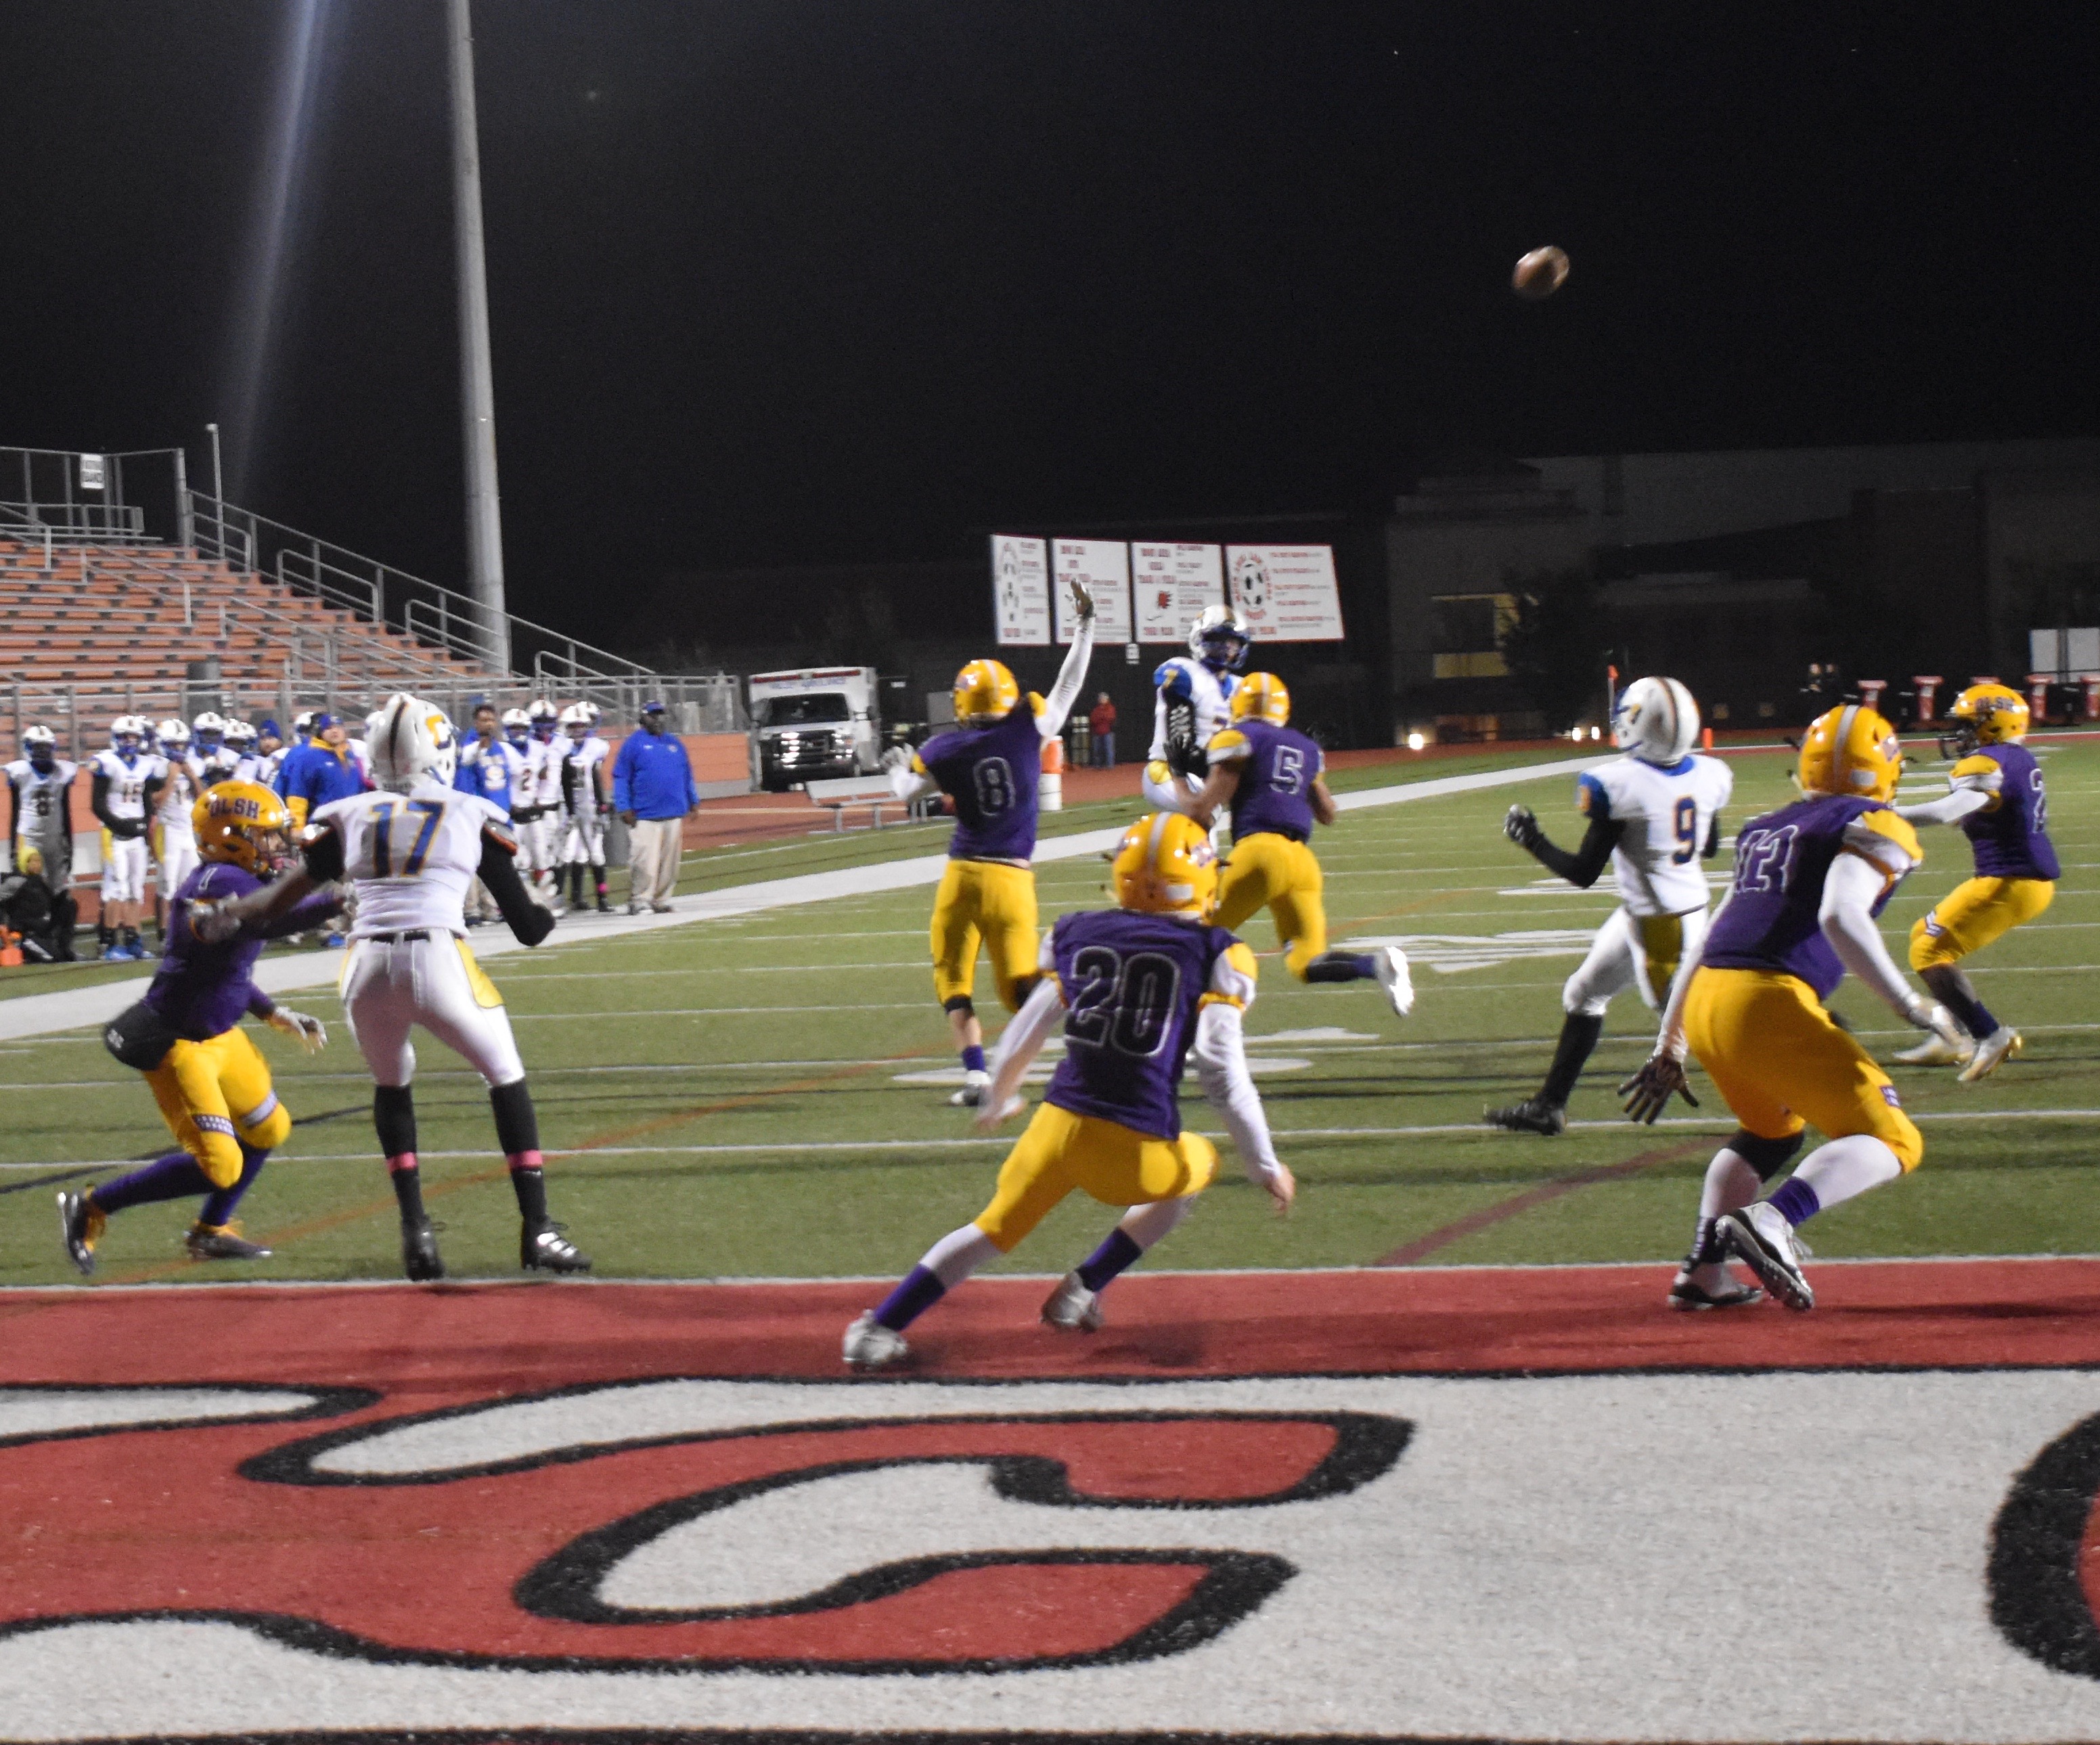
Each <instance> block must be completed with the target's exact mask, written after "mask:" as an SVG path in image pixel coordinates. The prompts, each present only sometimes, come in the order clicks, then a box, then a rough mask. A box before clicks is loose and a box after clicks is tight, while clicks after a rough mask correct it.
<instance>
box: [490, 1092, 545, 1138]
mask: <svg viewBox="0 0 2100 1745" xmlns="http://www.w3.org/2000/svg"><path fill="white" fill-rule="evenodd" d="M488 1106H489V1107H490V1108H491V1109H492V1111H495V1115H496V1144H497V1145H499V1146H501V1147H502V1149H503V1155H505V1157H519V1156H522V1155H524V1154H525V1153H526V1152H527V1151H538V1150H539V1149H540V1118H539V1116H538V1115H535V1114H534V1113H533V1112H532V1092H531V1091H529V1090H527V1089H526V1088H525V1081H524V1080H523V1079H513V1080H511V1081H510V1083H509V1084H508V1085H493V1086H492V1087H490V1089H489V1093H488Z"/></svg>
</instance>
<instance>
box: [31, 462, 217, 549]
mask: <svg viewBox="0 0 2100 1745" xmlns="http://www.w3.org/2000/svg"><path fill="white" fill-rule="evenodd" d="M127 461H129V462H134V463H136V464H135V466H134V469H133V470H134V472H135V474H137V473H143V477H142V478H139V479H136V480H135V483H138V484H142V485H143V486H144V487H145V488H146V492H147V494H148V496H151V497H154V498H155V499H156V500H157V501H158V500H160V499H162V498H164V497H166V496H167V495H168V494H169V493H170V489H172V492H173V494H174V496H175V497H180V496H182V495H183V489H184V484H185V480H184V472H183V451H182V450H181V449H179V448H135V449H128V450H125V451H121V452H119V453H112V454H92V455H90V454H77V453H73V451H71V450H69V449H62V448H0V535H6V534H16V535H20V536H21V537H25V538H29V539H31V540H35V539H38V538H41V537H43V536H44V535H45V534H46V532H50V533H51V534H54V535H55V536H56V537H57V538H59V539H60V540H62V541H64V543H66V544H68V545H95V544H108V543H110V542H113V541H121V542H125V543H129V544H142V543H144V542H145V541H148V540H155V539H170V540H172V541H174V543H175V544H177V545H187V544H188V542H189V540H188V528H187V526H186V524H184V523H183V510H181V509H180V508H179V507H178V508H177V509H176V510H175V514H174V524H173V525H171V526H170V528H168V530H167V532H166V533H165V534H155V533H152V532H149V531H148V526H147V513H146V507H145V506H144V504H143V503H139V502H134V501H130V498H128V497H126V479H125V470H126V469H125V462H127ZM88 463H93V464H95V465H99V466H100V468H101V476H102V483H101V484H85V483H83V482H82V481H83V479H85V478H86V476H87V474H86V466H87V465H88ZM18 493H19V494H18Z"/></svg>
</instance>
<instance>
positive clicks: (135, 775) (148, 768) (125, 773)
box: [87, 745, 168, 818]
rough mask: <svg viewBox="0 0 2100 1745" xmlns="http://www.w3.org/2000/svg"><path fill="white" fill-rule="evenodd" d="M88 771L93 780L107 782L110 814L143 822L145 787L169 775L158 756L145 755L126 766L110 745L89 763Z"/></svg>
mask: <svg viewBox="0 0 2100 1745" xmlns="http://www.w3.org/2000/svg"><path fill="white" fill-rule="evenodd" d="M87 768H88V773H89V774H90V775H91V776H93V775H101V776H105V777H107V778H108V782H109V810H110V813H111V815H113V816H114V817H117V818H143V817H144V816H145V815H146V784H147V783H148V782H151V781H159V780H161V779H163V778H164V777H165V775H167V773H168V763H167V760H166V759H165V758H162V757H161V756H160V755H158V754H157V753H154V752H150V751H142V752H140V753H139V754H138V756H137V757H135V758H133V759H132V760H131V761H130V762H129V763H126V762H125V761H124V759H123V758H121V757H120V756H119V755H118V754H117V749H116V748H115V747H114V746H109V745H105V746H104V747H103V749H101V750H100V751H98V752H97V753H95V755H94V756H93V757H92V758H89V759H88V760H87Z"/></svg>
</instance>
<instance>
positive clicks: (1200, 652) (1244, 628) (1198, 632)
mask: <svg viewBox="0 0 2100 1745" xmlns="http://www.w3.org/2000/svg"><path fill="white" fill-rule="evenodd" d="M1253 642H1254V631H1253V630H1251V628H1249V626H1248V624H1247V621H1246V619H1244V618H1242V616H1240V615H1239V614H1238V613H1237V612H1234V611H1233V608H1232V607H1229V606H1224V605H1211V606H1206V607H1204V608H1203V609H1202V612H1198V614H1197V615H1196V621H1195V622H1194V623H1193V624H1191V625H1189V653H1191V654H1192V655H1193V656H1195V657H1196V658H1197V659H1198V660H1201V661H1202V663H1203V664H1204V665H1206V666H1208V667H1209V668H1211V669H1212V670H1213V671H1214V672H1220V673H1237V672H1240V671H1242V670H1243V669H1245V667H1246V657H1247V650H1248V648H1249V647H1251V646H1252V644H1253Z"/></svg>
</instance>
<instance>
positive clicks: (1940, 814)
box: [1896, 788, 1992, 824]
mask: <svg viewBox="0 0 2100 1745" xmlns="http://www.w3.org/2000/svg"><path fill="white" fill-rule="evenodd" d="M1991 798H1992V797H1991V796H1990V795H1989V794H1988V793H1983V792H1982V791H1981V790H1979V789H1974V788H1957V789H1955V790H1954V792H1953V793H1950V794H1948V795H1946V796H1945V797H1943V798H1940V799H1937V800H1932V801H1929V802H1926V804H1924V805H1922V806H1898V807H1897V808H1896V816H1897V817H1899V818H1900V819H1903V821H1904V823H1905V824H1958V823H1959V822H1960V821H1961V819H1964V818H1966V817H1967V816H1968V815H1970V813H1971V812H1980V811H1983V808H1984V807H1985V806H1988V805H1989V804H1990V803H1991Z"/></svg>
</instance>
